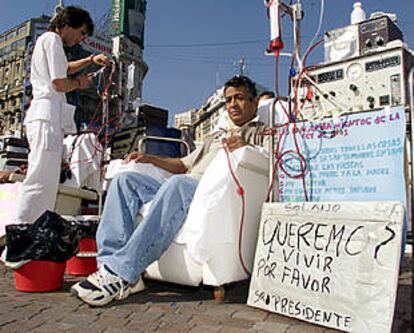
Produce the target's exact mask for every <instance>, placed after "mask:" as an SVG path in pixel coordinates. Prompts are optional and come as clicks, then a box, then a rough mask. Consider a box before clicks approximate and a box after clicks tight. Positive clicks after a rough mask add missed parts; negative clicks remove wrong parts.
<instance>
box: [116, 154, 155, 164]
mask: <svg viewBox="0 0 414 333" xmlns="http://www.w3.org/2000/svg"><path fill="white" fill-rule="evenodd" d="M132 161H134V162H135V163H151V155H147V154H143V153H138V152H136V151H135V152H133V153H130V154H128V156H127V157H125V158H124V160H123V161H122V164H128V163H129V162H132Z"/></svg>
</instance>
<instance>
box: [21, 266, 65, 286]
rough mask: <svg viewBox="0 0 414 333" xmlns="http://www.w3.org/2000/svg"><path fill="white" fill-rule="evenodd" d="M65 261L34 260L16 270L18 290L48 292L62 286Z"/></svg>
mask: <svg viewBox="0 0 414 333" xmlns="http://www.w3.org/2000/svg"><path fill="white" fill-rule="evenodd" d="M65 266H66V264H65V263H59V262H54V261H44V260H32V261H30V262H28V263H27V264H25V265H23V266H21V267H19V268H18V269H16V270H15V271H14V285H15V288H16V290H18V291H24V292H46V291H53V290H58V289H60V288H61V287H62V284H63V276H64V273H65Z"/></svg>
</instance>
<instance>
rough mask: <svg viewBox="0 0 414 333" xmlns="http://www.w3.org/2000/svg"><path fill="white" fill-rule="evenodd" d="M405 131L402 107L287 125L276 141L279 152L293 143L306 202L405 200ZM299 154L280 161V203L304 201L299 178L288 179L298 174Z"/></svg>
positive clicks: (289, 147) (285, 149) (292, 149)
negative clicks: (303, 172)
mask: <svg viewBox="0 0 414 333" xmlns="http://www.w3.org/2000/svg"><path fill="white" fill-rule="evenodd" d="M294 126H297V127H296V128H295V127H294ZM405 127H406V125H405V116H404V109H403V108H402V107H395V108H391V109H385V110H381V111H377V112H364V113H360V114H353V115H348V116H342V117H339V118H336V119H326V120H323V121H321V122H319V123H312V122H304V123H300V124H297V125H293V124H292V125H290V126H289V129H288V130H286V129H285V130H284V134H282V135H281V137H280V140H281V147H280V152H281V153H283V152H286V151H289V150H290V151H292V152H295V151H297V148H296V143H297V145H298V148H299V152H300V153H301V154H302V155H303V157H304V159H305V160H306V164H307V168H306V171H305V180H306V190H307V194H308V198H309V201H380V200H396V201H402V202H405V200H406V199H405V198H406V193H405V181H404V141H405ZM294 133H296V134H294ZM294 139H296V143H295V140H294ZM298 156H299V155H297V154H295V153H289V154H286V155H285V156H284V157H283V159H282V160H283V163H282V166H283V169H282V168H279V170H278V171H279V198H280V200H279V201H281V202H290V201H306V200H305V198H304V190H303V183H302V178H297V179H295V178H291V177H290V176H291V175H299V174H300V172H301V166H300V160H299V159H298ZM302 162H303V161H302ZM303 166H304V164H303V163H302V167H303ZM284 171H286V172H287V173H289V174H290V176H289V175H287V174H286V173H285V172H284Z"/></svg>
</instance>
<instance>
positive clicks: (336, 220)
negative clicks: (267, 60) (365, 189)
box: [247, 201, 404, 333]
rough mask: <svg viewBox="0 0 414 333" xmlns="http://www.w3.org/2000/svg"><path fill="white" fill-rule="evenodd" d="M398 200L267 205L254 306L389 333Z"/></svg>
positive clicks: (250, 300)
mask: <svg viewBox="0 0 414 333" xmlns="http://www.w3.org/2000/svg"><path fill="white" fill-rule="evenodd" d="M403 220H404V207H403V204H402V203H399V202H390V201H384V202H318V203H316V202H315V203H314V202H306V203H299V202H291V203H267V204H264V206H263V211H262V217H261V222H260V230H259V236H258V242H257V247H256V255H255V261H254V268H253V272H252V278H251V284H250V290H249V297H248V301H247V304H248V305H250V306H254V307H258V308H261V309H265V310H268V311H271V312H275V313H279V314H282V315H286V316H289V317H294V318H297V319H300V320H305V321H308V322H311V323H315V324H318V325H322V326H327V327H331V328H335V329H338V330H343V331H346V332H361V333H362V332H364V333H366V332H376V333H383V332H390V331H391V326H392V318H393V314H394V306H395V298H396V290H397V285H398V269H399V263H400V256H401V239H402V229H403Z"/></svg>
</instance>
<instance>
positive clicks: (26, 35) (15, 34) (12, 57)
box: [0, 16, 50, 137]
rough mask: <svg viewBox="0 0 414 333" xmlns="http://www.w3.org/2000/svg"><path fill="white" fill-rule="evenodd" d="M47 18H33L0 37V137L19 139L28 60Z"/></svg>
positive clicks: (25, 103) (26, 94) (27, 89)
mask: <svg viewBox="0 0 414 333" xmlns="http://www.w3.org/2000/svg"><path fill="white" fill-rule="evenodd" d="M49 20H50V17H48V16H41V17H38V18H33V19H30V20H27V21H24V22H23V23H21V24H19V25H17V26H15V27H13V28H11V29H9V30H7V31H6V32H4V33H1V34H0V134H10V135H14V136H19V137H20V136H21V135H22V128H23V126H22V120H23V117H24V113H25V111H26V110H27V107H28V105H29V103H30V95H31V86H30V82H29V76H30V56H31V53H32V50H33V45H34V42H35V41H36V39H37V37H38V36H40V35H41V34H42V33H43V32H45V31H46V30H47V28H48V26H49Z"/></svg>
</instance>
